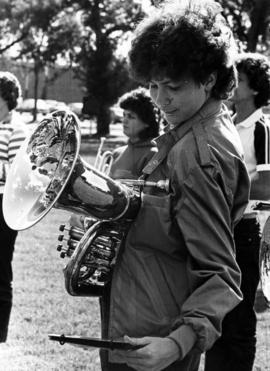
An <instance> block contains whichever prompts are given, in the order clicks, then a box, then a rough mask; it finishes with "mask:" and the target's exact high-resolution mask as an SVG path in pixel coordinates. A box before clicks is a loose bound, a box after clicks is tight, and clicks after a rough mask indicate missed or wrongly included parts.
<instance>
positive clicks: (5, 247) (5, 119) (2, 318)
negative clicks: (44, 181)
mask: <svg viewBox="0 0 270 371" xmlns="http://www.w3.org/2000/svg"><path fill="white" fill-rule="evenodd" d="M20 97H21V86H20V83H19V81H18V79H17V78H16V76H14V75H13V74H12V73H10V72H0V231H1V241H2V242H1V247H0V342H5V341H6V339H7V333H8V324H9V317H10V312H11V307H12V265H11V263H12V256H13V251H14V244H15V240H16V237H17V233H18V232H17V231H14V230H12V229H10V228H9V227H8V225H7V224H6V222H5V220H4V217H3V212H2V201H3V191H4V185H5V180H6V175H7V172H8V169H9V166H10V164H11V162H12V160H13V158H14V157H15V155H16V153H17V150H18V149H19V147H20V145H21V143H22V141H23V140H24V139H25V136H26V127H25V125H24V124H23V123H22V121H21V118H20V116H19V115H18V114H17V113H16V112H15V108H16V107H17V105H18V100H19V99H20Z"/></svg>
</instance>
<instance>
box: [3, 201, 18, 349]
mask: <svg viewBox="0 0 270 371" xmlns="http://www.w3.org/2000/svg"><path fill="white" fill-rule="evenodd" d="M2 200H3V195H2V194H1V195H0V231H1V246H0V342H5V341H6V339H7V333H8V324H9V317H10V312H11V307H12V266H11V262H12V257H13V251H14V244H15V240H16V236H17V233H18V232H17V231H14V230H12V229H10V228H9V227H8V226H7V224H6V222H5V220H4V217H3V211H2Z"/></svg>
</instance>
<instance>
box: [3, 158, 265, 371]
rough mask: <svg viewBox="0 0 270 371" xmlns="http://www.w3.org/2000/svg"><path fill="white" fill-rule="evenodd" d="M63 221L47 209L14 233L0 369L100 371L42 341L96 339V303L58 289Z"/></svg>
mask: <svg viewBox="0 0 270 371" xmlns="http://www.w3.org/2000/svg"><path fill="white" fill-rule="evenodd" d="M92 159H93V158H87V160H88V161H89V162H91V161H92ZM68 218H69V214H68V213H66V212H64V211H61V210H56V209H53V210H52V211H51V212H50V213H49V214H48V215H47V216H46V217H45V218H44V219H43V220H42V221H41V222H39V223H38V224H37V225H35V226H34V227H32V228H30V229H28V230H25V231H21V232H19V235H18V238H17V242H16V249H15V255H14V262H13V270H14V304H13V309H12V314H11V320H10V331H9V337H8V341H7V343H5V344H1V345H0V371H50V370H54V371H65V370H67V371H72V370H89V371H100V365H99V358H98V351H97V350H89V349H88V350H85V349H82V348H79V347H75V346H72V345H67V344H66V345H63V346H61V345H60V344H59V343H56V342H54V341H51V340H49V339H48V334H49V333H59V334H62V333H65V334H76V335H83V336H95V337H100V318H99V307H98V299H97V298H84V297H72V296H70V295H69V294H67V292H66V291H65V288H64V276H63V273H62V269H63V267H64V265H65V264H66V262H67V260H66V259H61V258H60V257H59V252H58V251H56V246H57V244H58V241H57V237H58V234H59V232H58V227H59V225H60V224H61V223H65V222H66V221H67V220H68ZM201 370H202V368H201ZM267 370H270V310H267V311H265V312H263V313H259V314H258V346H257V358H256V365H255V368H254V371H267ZM217 371H218V370H217Z"/></svg>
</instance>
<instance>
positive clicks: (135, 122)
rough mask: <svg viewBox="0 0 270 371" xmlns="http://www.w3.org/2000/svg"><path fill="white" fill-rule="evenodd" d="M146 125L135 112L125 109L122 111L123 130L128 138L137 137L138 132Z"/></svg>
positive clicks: (133, 138)
mask: <svg viewBox="0 0 270 371" xmlns="http://www.w3.org/2000/svg"><path fill="white" fill-rule="evenodd" d="M146 127H147V125H146V124H145V123H144V122H143V121H142V120H141V119H140V118H139V116H138V115H137V114H136V113H135V112H133V111H131V110H127V109H125V110H124V111H123V131H124V134H125V135H126V136H127V137H128V138H129V139H130V140H137V139H139V133H140V132H141V131H142V130H143V129H145V128H146Z"/></svg>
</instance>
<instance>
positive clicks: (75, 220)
mask: <svg viewBox="0 0 270 371" xmlns="http://www.w3.org/2000/svg"><path fill="white" fill-rule="evenodd" d="M84 219H85V216H84V215H78V214H71V215H70V218H69V224H70V226H71V227H78V228H80V229H84Z"/></svg>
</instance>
